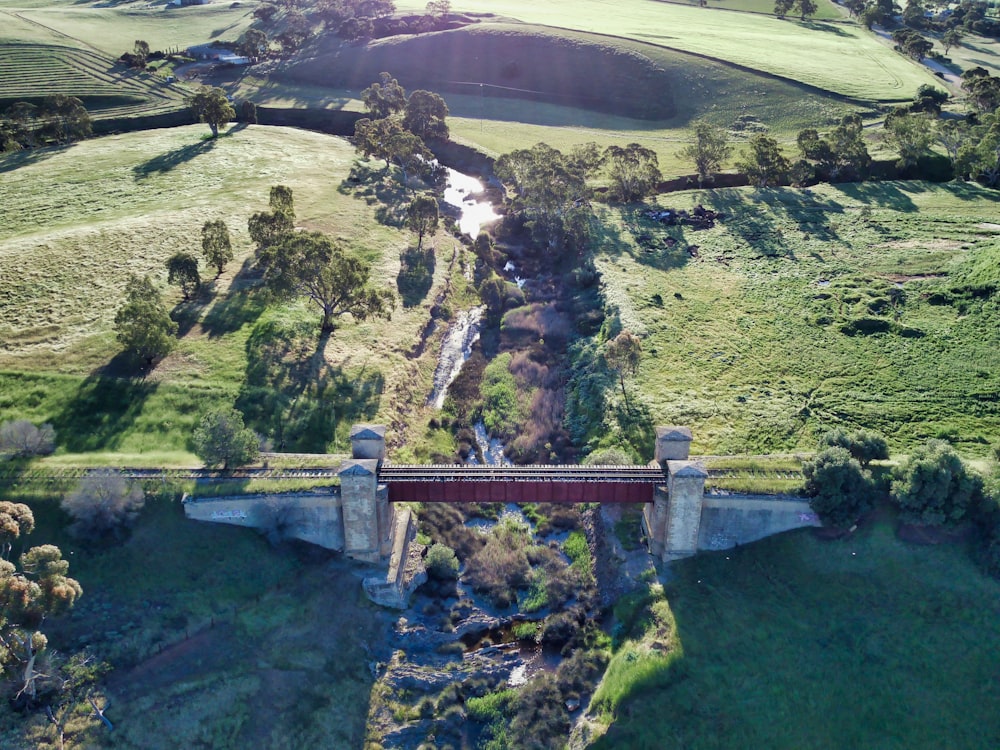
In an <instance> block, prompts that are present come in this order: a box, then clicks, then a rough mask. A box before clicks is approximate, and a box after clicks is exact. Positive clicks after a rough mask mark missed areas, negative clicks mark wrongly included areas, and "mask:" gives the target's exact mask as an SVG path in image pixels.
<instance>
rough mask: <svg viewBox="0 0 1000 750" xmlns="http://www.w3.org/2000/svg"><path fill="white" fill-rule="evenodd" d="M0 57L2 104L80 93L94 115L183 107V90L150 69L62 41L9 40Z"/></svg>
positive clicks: (147, 111)
mask: <svg viewBox="0 0 1000 750" xmlns="http://www.w3.org/2000/svg"><path fill="white" fill-rule="evenodd" d="M3 50H4V54H3V57H0V102H8V103H9V102H12V101H17V100H22V99H38V98H40V97H41V96H44V95H48V94H66V95H69V96H77V97H79V98H80V99H82V100H83V103H84V105H85V106H86V107H87V110H88V111H89V112H90V114H91V116H92V117H120V116H125V115H129V114H137V113H142V114H154V113H156V112H158V111H164V110H174V109H180V108H182V107H184V97H183V93H182V92H181V91H180V90H179V89H178V88H176V87H174V86H167V85H165V84H164V82H163V81H162V80H161V79H160V78H158V77H155V76H153V75H151V74H149V73H136V72H134V71H129V70H126V69H125V68H123V67H121V66H119V65H116V64H115V63H114V61H113V60H111V59H110V58H109V57H105V56H104V55H101V54H98V53H96V52H93V51H91V50H87V49H73V48H71V47H66V46H63V45H61V44H42V43H20V42H11V43H7V44H5V45H4V46H3Z"/></svg>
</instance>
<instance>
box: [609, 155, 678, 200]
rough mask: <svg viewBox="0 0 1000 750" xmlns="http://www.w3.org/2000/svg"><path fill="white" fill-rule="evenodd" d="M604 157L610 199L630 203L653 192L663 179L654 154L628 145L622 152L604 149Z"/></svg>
mask: <svg viewBox="0 0 1000 750" xmlns="http://www.w3.org/2000/svg"><path fill="white" fill-rule="evenodd" d="M604 154H605V160H606V162H607V164H608V173H609V174H608V176H609V177H610V178H611V195H612V197H614V198H616V199H617V200H620V201H623V202H625V203H632V202H633V201H640V200H642V199H643V198H645V197H646V196H647V195H650V194H651V193H655V192H656V186H657V185H658V184H659V182H660V180H661V179H663V175H662V174H661V173H660V163H659V160H658V159H657V156H656V152H655V151H653V150H652V149H650V148H646V147H645V146H641V145H639V144H638V143H630V144H628V145H627V146H625V147H624V148H623V147H621V146H608V148H607V150H606V151H605V152H604Z"/></svg>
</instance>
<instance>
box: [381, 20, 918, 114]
mask: <svg viewBox="0 0 1000 750" xmlns="http://www.w3.org/2000/svg"><path fill="white" fill-rule="evenodd" d="M417 5H418V4H417V3H412V2H405V3H400V4H399V7H400V8H401V9H402V8H409V9H416V7H417ZM455 7H456V10H464V11H477V12H483V13H494V14H497V15H498V16H505V17H510V18H516V19H518V20H520V21H524V22H525V23H530V24H542V25H545V26H552V27H561V28H568V29H574V30H579V31H589V32H595V33H599V34H604V35H607V36H613V37H623V38H625V39H634V40H637V41H640V42H647V43H650V44H654V45H658V46H662V47H668V48H673V49H678V50H682V51H686V52H693V53H696V54H700V55H704V56H706V57H709V58H712V59H717V60H721V61H723V62H728V63H733V64H736V65H741V66H745V67H747V68H750V69H753V70H759V71H762V72H765V73H770V74H773V75H777V76H781V77H782V78H786V79H790V80H793V81H799V82H802V83H805V84H808V85H810V86H815V87H817V88H819V89H823V90H826V91H831V92H835V93H838V94H841V95H843V96H849V97H855V98H858V99H866V100H874V101H900V100H905V99H909V98H910V97H912V95H913V93H914V91H916V89H917V87H918V86H919V85H920V84H922V83H933V82H934V81H935V80H936V79H935V78H934V77H933V76H931V75H930V73H928V72H927V71H926V69H924V68H922V67H921V66H919V65H917V64H916V63H914V62H912V61H910V60H907V59H905V58H904V57H902V56H901V55H898V54H897V53H895V52H893V51H892V50H891V49H889V48H887V47H885V46H883V45H881V44H879V43H878V41H877V40H876V39H875V38H874V37H873V36H872V35H871V34H870V32H867V31H865V30H864V29H862V28H861V27H859V26H857V25H855V24H852V23H846V22H844V23H829V22H816V21H812V22H807V23H805V24H803V23H801V22H799V21H796V20H785V21H780V20H778V19H776V18H773V17H767V16H762V15H757V14H748V13H727V12H722V11H718V10H714V9H711V8H698V7H693V6H685V5H676V4H672V3H660V2H649V0H623V2H617V3H615V4H614V5H613V6H609V5H608V4H607V3H604V2H600V0H552V1H551V2H545V3H530V2H523V0H501V1H500V2H495V1H494V0H489V1H488V2H486V1H485V0H465V1H464V2H462V3H460V4H458V5H456V6H455Z"/></svg>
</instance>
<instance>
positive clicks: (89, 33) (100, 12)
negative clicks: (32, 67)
mask: <svg viewBox="0 0 1000 750" xmlns="http://www.w3.org/2000/svg"><path fill="white" fill-rule="evenodd" d="M28 5H30V3H29V4H28ZM102 5H104V4H103V3H84V4H82V5H81V4H79V3H71V2H49V3H45V4H44V5H36V7H25V4H22V3H20V2H19V0H18V1H15V2H7V1H6V0H5V2H3V3H0V12H2V15H3V17H4V19H5V20H6V18H7V17H8V16H12V17H14V21H13V26H12V28H10V29H7V28H6V26H5V27H4V28H3V29H2V30H0V42H3V41H7V40H18V41H33V40H35V39H38V40H39V41H55V40H61V43H62V44H66V45H70V44H72V45H74V46H81V47H90V48H93V49H95V50H99V51H100V52H103V53H105V54H108V55H110V56H111V57H113V58H117V57H118V56H119V55H121V54H122V53H123V52H127V51H129V50H131V49H132V45H133V43H134V42H135V40H136V39H145V40H146V41H147V42H149V47H150V49H152V50H158V49H162V50H166V49H173V48H180V49H184V48H185V47H189V46H191V45H194V44H208V43H209V42H212V41H216V40H218V41H236V40H237V39H238V38H239V37H240V35H241V34H242V33H243V32H244V31H246V29H247V28H249V26H250V25H251V23H252V22H253V20H254V19H253V6H252V5H251V4H242V5H238V6H236V7H233V5H232V4H231V3H212V4H209V5H194V6H188V7H183V8H174V7H168V6H165V5H162V4H157V5H153V6H151V7H146V4H145V3H130V4H125V5H120V6H117V7H101V6H102Z"/></svg>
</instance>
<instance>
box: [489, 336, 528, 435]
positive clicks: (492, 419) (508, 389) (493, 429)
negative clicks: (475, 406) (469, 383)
mask: <svg viewBox="0 0 1000 750" xmlns="http://www.w3.org/2000/svg"><path fill="white" fill-rule="evenodd" d="M510 362H511V355H510V354H509V353H504V354H501V355H499V356H498V357H497V358H496V359H494V360H493V361H492V362H490V363H489V364H488V365H487V366H486V369H485V370H483V382H482V383H481V384H480V386H479V388H480V394H481V395H482V399H483V407H482V408H483V424H484V425H485V426H486V429H487V430H489V432H490V434H492V435H502V436H510V435H512V434H513V433H514V429H515V427H516V426H517V423H518V422H520V421H521V420H520V412H521V406H520V399H519V398H518V393H517V381H516V380H515V379H514V376H513V374H511V372H510V370H509V369H508V368H509V366H510Z"/></svg>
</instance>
